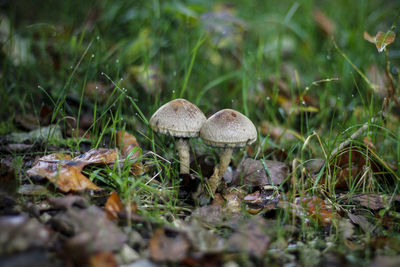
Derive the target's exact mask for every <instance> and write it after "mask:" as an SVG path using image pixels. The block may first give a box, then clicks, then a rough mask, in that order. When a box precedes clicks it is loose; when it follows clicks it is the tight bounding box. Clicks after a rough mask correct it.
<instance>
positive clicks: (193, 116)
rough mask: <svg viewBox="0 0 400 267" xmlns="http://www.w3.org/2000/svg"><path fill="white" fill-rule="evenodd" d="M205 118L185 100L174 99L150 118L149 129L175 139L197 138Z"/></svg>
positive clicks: (195, 107)
mask: <svg viewBox="0 0 400 267" xmlns="http://www.w3.org/2000/svg"><path fill="white" fill-rule="evenodd" d="M205 121H206V116H204V114H203V112H202V111H201V110H200V109H199V108H198V107H197V106H195V105H194V104H192V103H190V102H189V101H187V100H186V99H174V100H172V101H170V102H168V103H166V104H164V105H163V106H162V107H160V108H159V109H158V110H157V111H156V112H155V113H154V114H153V116H151V118H150V122H149V123H150V127H151V128H152V129H153V130H154V131H156V132H159V133H162V134H170V135H172V136H175V137H197V136H199V132H200V129H201V126H203V124H204V122H205Z"/></svg>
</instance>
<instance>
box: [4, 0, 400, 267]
mask: <svg viewBox="0 0 400 267" xmlns="http://www.w3.org/2000/svg"><path fill="white" fill-rule="evenodd" d="M231 3H232V4H231V5H224V4H222V3H221V2H217V3H214V2H213V1H165V2H164V1H158V0H153V1H136V2H135V3H132V2H130V1H118V2H115V1H87V2H85V3H81V2H79V1H66V2H65V3H64V2H54V1H43V4H42V5H41V6H40V7H38V6H34V5H33V4H28V3H24V1H17V2H15V3H14V2H13V1H6V2H4V3H3V4H1V5H3V7H4V11H3V13H2V15H3V16H2V19H0V23H5V21H7V22H8V23H9V25H10V28H9V30H8V31H4V30H3V29H2V32H1V38H2V39H1V43H0V44H1V47H2V50H1V52H0V57H1V58H2V60H1V62H0V98H1V99H2V103H3V105H1V106H0V118H1V119H2V122H1V124H0V134H1V135H6V134H9V133H11V132H14V131H16V130H17V125H16V123H15V117H16V116H17V115H21V114H22V116H26V115H28V114H34V115H35V117H36V118H38V120H39V119H40V116H39V114H40V110H41V108H42V106H49V107H51V108H52V109H53V113H52V117H51V122H52V123H54V124H59V125H62V126H63V127H66V126H67V125H68V124H69V123H70V121H69V118H71V117H73V118H75V121H76V124H77V125H80V123H81V118H82V117H81V115H83V114H90V115H91V116H92V117H93V123H92V124H91V126H90V127H88V128H87V129H86V132H87V133H89V134H90V139H89V140H88V139H85V138H81V137H79V136H78V135H75V136H73V138H71V139H68V140H67V141H65V143H63V144H62V146H63V149H65V150H69V151H73V152H74V153H78V152H79V151H80V149H81V148H82V146H83V145H84V144H86V143H88V142H89V144H90V146H91V147H93V148H97V147H115V146H116V137H115V136H116V132H117V131H118V130H121V129H126V130H127V131H129V132H131V133H133V134H135V136H136V137H137V138H138V140H139V143H140V144H141V146H142V148H143V151H144V153H143V155H142V157H141V158H138V159H136V160H137V161H144V162H146V163H147V164H149V165H152V166H155V168H154V172H152V173H147V174H145V175H143V176H141V177H133V176H132V175H131V174H130V172H129V168H130V166H131V164H132V162H125V163H124V164H123V165H122V166H120V165H118V164H116V165H114V167H113V168H110V167H105V168H104V169H99V168H97V167H96V168H92V169H88V170H86V174H87V175H88V176H89V177H90V178H91V179H93V180H94V181H97V182H101V183H104V184H105V186H107V187H108V188H109V189H112V190H116V191H118V192H119V193H120V195H121V197H122V198H123V199H124V200H125V201H130V200H132V199H134V201H135V202H136V203H137V204H138V207H139V210H140V212H141V213H142V214H145V215H146V216H147V217H148V218H151V219H154V220H160V221H162V222H163V223H171V221H172V220H171V218H176V217H184V216H186V214H187V212H190V209H191V208H192V207H190V206H188V204H187V203H185V202H184V201H183V200H182V199H179V197H178V187H179V174H178V158H177V155H176V154H175V148H174V145H173V140H172V139H171V138H170V137H165V136H162V135H158V134H155V133H153V132H152V131H151V129H150V128H149V127H148V119H149V118H150V116H151V114H153V113H154V111H155V110H156V109H157V108H158V107H159V106H161V105H162V104H163V103H166V102H167V101H169V100H172V99H175V98H186V99H188V100H189V101H191V102H193V103H195V104H196V105H198V106H199V107H200V109H202V110H203V111H204V113H205V114H206V115H207V117H208V116H210V115H212V114H213V113H214V112H216V111H218V110H220V109H223V108H233V109H236V110H238V111H240V112H242V113H243V114H245V115H246V116H248V117H249V118H250V119H251V120H252V121H253V122H254V123H255V125H256V126H260V125H261V123H262V122H263V121H268V122H272V123H273V124H274V125H279V126H280V127H282V128H283V129H287V130H289V131H292V132H295V133H296V136H297V137H296V138H294V139H291V140H285V139H281V140H276V139H274V138H273V137H271V136H269V135H268V134H265V133H262V132H261V131H259V138H258V141H257V143H256V144H255V145H253V147H252V149H253V150H254V151H255V153H253V154H251V153H250V152H249V153H248V154H247V153H246V151H245V150H241V151H239V153H236V154H235V155H234V159H233V162H232V164H231V166H232V167H233V168H235V167H236V166H238V164H239V163H240V162H241V160H242V159H244V158H245V157H246V156H253V157H254V158H262V159H264V160H267V159H279V160H281V161H284V162H285V163H287V164H288V165H289V166H290V167H291V168H292V170H291V174H290V176H289V177H288V179H287V182H286V183H285V186H287V187H289V188H290V190H289V191H287V190H286V189H284V188H283V187H281V190H282V191H284V190H286V192H287V194H288V195H289V197H290V198H291V199H294V198H295V197H298V196H305V195H307V194H311V195H314V194H315V195H318V196H324V197H326V198H327V199H329V201H331V204H332V205H333V206H334V207H335V208H336V209H337V210H342V211H343V210H349V208H348V207H344V206H342V203H341V202H340V200H339V199H338V193H339V192H337V190H336V189H335V188H334V185H335V183H336V179H337V176H338V172H339V171H340V170H339V169H337V168H336V167H334V166H335V165H336V164H337V162H336V161H337V160H339V159H338V158H337V157H336V158H333V159H331V155H332V154H333V153H332V152H334V151H335V150H337V149H338V148H339V146H340V144H342V143H343V142H344V141H345V140H346V139H348V138H350V137H351V136H352V135H353V134H354V133H355V132H357V131H358V130H359V129H360V128H362V127H363V126H364V125H366V124H365V123H367V125H368V127H367V129H365V131H364V132H363V133H361V134H359V135H358V136H356V138H354V139H355V140H354V142H351V146H352V151H359V152H360V153H362V154H365V157H366V158H367V159H370V160H372V159H375V160H378V161H379V162H381V163H382V164H386V165H387V163H388V162H390V163H393V164H394V165H397V167H398V168H397V170H396V171H393V172H392V173H391V174H390V175H391V176H392V177H395V178H396V179H398V177H400V172H399V170H400V161H399V157H400V142H399V139H400V137H399V136H400V134H399V133H400V130H399V129H400V123H399V117H398V114H397V115H396V112H398V107H396V105H395V104H394V102H393V101H389V103H388V107H387V108H384V107H383V106H384V105H386V104H384V101H383V98H382V97H381V95H382V94H383V93H384V90H383V89H382V88H380V89H378V87H377V86H376V84H375V81H374V82H373V81H372V80H371V79H373V78H372V76H371V74H369V68H370V66H371V65H372V64H374V65H375V66H376V68H377V70H378V71H380V72H382V73H383V74H381V77H384V75H385V74H384V73H385V68H386V64H387V62H388V60H389V61H390V68H389V71H390V72H391V75H392V76H393V80H394V82H395V84H396V86H397V91H398V90H399V84H400V82H399V75H398V66H399V63H400V61H399V59H400V57H399V51H400V46H399V42H398V41H397V40H396V41H395V43H393V44H391V45H390V46H389V47H388V51H389V53H387V54H386V56H385V55H384V54H379V53H378V52H377V50H376V48H375V47H374V45H373V44H371V43H368V42H367V41H365V40H364V39H363V32H364V31H367V32H369V33H370V34H371V35H374V34H375V33H376V32H377V31H384V32H386V31H387V30H389V29H390V28H391V26H392V25H393V24H396V23H397V22H396V20H397V19H398V17H397V13H398V12H399V8H400V7H399V6H396V3H395V1H393V2H390V3H387V4H386V5H385V6H382V3H381V2H380V1H361V0H360V1H352V2H351V3H349V2H348V1H344V0H338V1H335V2H332V1H322V2H320V1H312V0H305V1H299V2H296V1H285V2H284V1H281V2H276V1H254V2H250V1H249V2H247V1H244V2H243V1H232V2H231ZM25 4H27V5H28V7H23V6H22V5H25ZM78 7H79V8H78ZM315 9H319V10H321V11H323V12H324V13H325V14H326V15H327V16H328V17H329V18H330V19H331V21H332V23H333V24H334V28H335V30H332V32H331V33H328V34H327V33H326V32H324V28H323V27H324V26H326V27H327V25H323V23H324V22H320V24H318V23H316V22H315V19H313V17H314V16H315V15H313V14H314V13H313V12H315ZM212 10H225V11H228V12H230V13H228V14H225V17H224V19H226V21H225V22H224V21H223V20H221V18H215V17H209V18H207V19H205V16H207V13H205V12H210V11H212ZM71 14H72V15H71ZM350 18H351V19H350ZM224 23H225V24H224ZM325 23H328V22H325ZM328 26H329V25H328ZM325 31H326V29H325ZM394 31H395V32H396V33H398V29H395V30H394ZM24 42H26V43H27V44H28V46H27V47H28V48H27V50H23V49H20V50H16V51H17V52H13V49H14V48H15V47H22V43H24ZM20 44H21V45H20ZM24 51H25V52H24ZM24 53H28V54H29V57H27V58H24V57H23V55H25V54H24ZM386 57H387V58H386ZM91 84H92V85H93V86H95V87H100V86H103V87H104V88H105V93H104V95H106V97H104V96H103V95H102V94H101V93H98V92H96V90H97V89H98V88H96V90H94V92H88V89H87V88H88V85H91ZM303 101H304V104H303ZM382 110H384V111H385V112H386V114H387V116H386V118H382V116H381V113H382ZM259 129H260V128H259ZM364 137H368V138H370V142H371V143H372V144H374V145H375V146H376V151H375V152H374V154H371V152H370V150H366V149H365V145H363V143H362V139H363V138H364ZM46 145H52V144H51V143H47V144H46ZM57 145H59V144H57ZM191 147H192V149H193V155H195V153H196V152H197V153H198V154H207V155H210V156H211V157H212V159H213V161H214V163H216V162H217V161H218V153H217V152H218V151H215V150H213V149H210V148H208V147H206V146H205V145H204V144H203V143H202V142H201V141H200V140H191ZM47 151H48V152H49V151H50V149H49V150H47ZM147 151H152V152H154V153H146V152H147ZM282 152H284V153H285V155H284V157H282V155H281V154H282ZM351 155H352V152H351V153H350V157H349V164H350V167H351V164H353V162H352V160H351ZM15 156H21V154H17V155H15ZM22 156H23V154H22ZM316 158H323V159H325V160H328V159H331V160H330V161H329V160H328V161H327V162H326V163H325V165H324V166H323V167H322V169H321V170H320V171H319V172H318V173H317V174H316V176H311V175H310V174H309V173H308V172H307V171H306V169H305V166H306V164H307V163H308V162H309V161H311V160H313V159H316ZM21 165H22V164H21V163H19V164H18V166H21ZM366 166H367V167H366V169H365V170H364V171H363V172H362V174H361V175H363V178H362V179H360V180H359V181H357V180H356V181H350V184H351V186H349V189H348V190H347V192H345V193H346V194H349V195H354V194H356V193H360V192H376V193H389V194H393V195H394V194H397V191H398V182H399V181H398V180H397V181H396V182H395V184H394V186H395V187H394V188H395V190H393V185H386V184H380V183H379V181H378V180H377V178H376V177H375V175H374V174H373V173H372V172H371V170H370V169H368V168H371V163H370V162H367V164H366ZM386 167H387V166H386ZM388 170H391V169H390V168H389V167H388V168H387V169H386V170H385V171H388ZM349 172H351V168H350V169H349ZM326 173H328V174H329V177H330V179H329V180H328V181H326V182H327V184H326V185H325V186H321V184H320V181H321V180H322V179H324V178H326ZM197 175H198V176H200V177H201V179H204V178H205V177H203V175H202V173H201V171H200V172H198V173H197ZM154 177H156V178H154ZM149 179H153V180H151V181H152V182H151V183H148V181H149ZM153 181H157V182H153ZM289 193H290V194H289ZM291 216H292V215H289V214H288V213H285V212H283V213H282V214H278V216H277V220H278V222H277V232H278V233H279V232H280V231H282V235H284V230H282V228H281V226H282V225H284V224H285V223H288V222H291V221H294V217H291ZM378 224H379V222H377V226H379V225H378ZM301 227H302V228H304V229H306V230H307V231H306V232H304V233H303V234H304V236H303V237H300V238H299V239H300V240H302V241H303V242H304V244H305V245H304V246H306V247H307V249H311V248H312V246H313V245H312V240H315V238H316V236H322V233H321V227H320V226H318V225H313V227H312V230H310V229H309V226H307V225H306V224H304V223H303V224H302V226H301ZM335 227H336V228H335ZM340 231H341V230H340V227H339V226H337V225H335V226H334V227H333V229H332V230H331V232H330V234H328V236H329V238H332V239H333V241H332V242H334V243H337V244H339V246H338V251H341V252H342V253H345V250H346V249H345V248H346V246H345V244H343V242H344V241H343V240H341V237H340V236H339V232H340ZM396 234H397V233H396ZM278 236H279V234H278ZM360 236H361V234H360ZM366 238H367V239H368V236H367V237H366ZM315 247H318V245H315ZM369 253H371V252H370V251H369V250H366V252H365V253H364V254H361V255H354V257H355V258H354V259H353V260H354V261H357V260H360V259H363V260H365V262H369V261H370V260H372V255H369ZM300 258H301V259H302V256H300ZM350 260H351V259H350ZM245 261H246V260H245ZM305 263H306V260H305V259H303V264H305Z"/></svg>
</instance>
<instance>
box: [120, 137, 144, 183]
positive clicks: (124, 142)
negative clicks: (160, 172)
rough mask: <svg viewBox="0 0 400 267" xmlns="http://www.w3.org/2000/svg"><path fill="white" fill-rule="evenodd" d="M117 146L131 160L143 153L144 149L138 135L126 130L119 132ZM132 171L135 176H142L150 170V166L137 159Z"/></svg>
mask: <svg viewBox="0 0 400 267" xmlns="http://www.w3.org/2000/svg"><path fill="white" fill-rule="evenodd" d="M117 146H118V147H119V149H120V150H121V153H122V155H123V156H125V157H129V159H131V160H133V159H136V158H138V157H140V156H141V155H142V149H141V148H140V145H139V143H138V141H137V140H136V137H135V136H133V135H131V134H129V133H128V132H126V131H118V132H117ZM131 171H132V173H133V174H134V175H135V176H140V175H143V174H145V173H146V172H147V171H148V166H145V165H144V164H143V163H142V162H141V161H139V160H136V161H135V162H134V163H133V164H132V169H131Z"/></svg>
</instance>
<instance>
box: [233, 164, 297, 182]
mask: <svg viewBox="0 0 400 267" xmlns="http://www.w3.org/2000/svg"><path fill="white" fill-rule="evenodd" d="M288 175H289V167H288V166H287V165H286V164H285V163H283V162H279V161H272V160H255V159H251V158H247V159H245V160H244V161H242V162H241V163H240V164H239V166H238V168H237V171H236V173H235V174H234V176H233V179H232V185H242V184H246V185H251V186H263V185H269V184H272V185H279V184H282V183H283V182H284V181H285V179H286V178H287V177H288Z"/></svg>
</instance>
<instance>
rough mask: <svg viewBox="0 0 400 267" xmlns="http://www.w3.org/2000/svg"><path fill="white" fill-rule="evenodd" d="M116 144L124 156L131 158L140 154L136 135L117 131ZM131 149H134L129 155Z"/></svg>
mask: <svg viewBox="0 0 400 267" xmlns="http://www.w3.org/2000/svg"><path fill="white" fill-rule="evenodd" d="M117 146H118V147H119V149H121V153H122V155H124V156H125V157H128V156H130V157H131V158H132V159H133V158H137V157H139V156H140V154H141V149H140V146H139V143H138V141H137V140H136V137H135V136H133V135H131V134H129V133H128V132H126V131H118V132H117ZM138 148H139V149H138ZM133 150H135V151H134V153H133V154H132V155H131V153H132V151H133Z"/></svg>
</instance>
